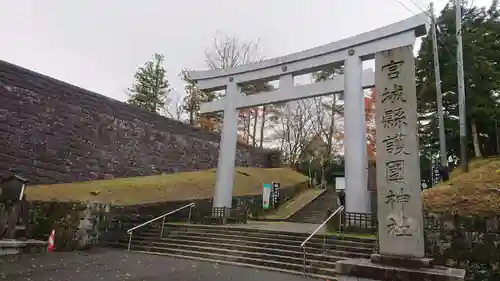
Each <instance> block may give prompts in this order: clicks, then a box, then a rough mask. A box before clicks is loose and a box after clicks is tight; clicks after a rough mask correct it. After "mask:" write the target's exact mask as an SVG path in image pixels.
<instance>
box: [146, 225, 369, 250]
mask: <svg viewBox="0 0 500 281" xmlns="http://www.w3.org/2000/svg"><path fill="white" fill-rule="evenodd" d="M212 229H214V230H210V231H208V230H205V229H202V228H195V227H181V228H177V227H165V229H164V231H163V233H164V234H163V236H164V237H166V236H169V235H180V234H186V235H187V234H190V235H202V236H205V237H217V238H224V237H225V238H229V237H234V238H237V239H241V238H245V239H246V240H249V239H250V240H255V241H261V242H265V241H270V240H272V241H276V240H279V241H282V242H284V243H286V244H288V245H291V246H293V245H300V244H301V243H302V242H303V241H304V240H305V239H306V238H307V236H308V235H309V234H306V235H301V234H297V233H291V234H282V233H276V232H260V231H258V232H254V231H247V230H241V229H239V230H224V229H219V228H212ZM141 235H152V236H154V235H157V236H158V237H159V235H160V230H158V229H150V230H145V231H142V232H141ZM367 239H369V238H367ZM352 240H360V239H359V238H357V237H353V238H350V237H342V238H341V237H336V236H325V235H315V236H313V237H312V238H311V239H310V240H309V241H308V242H307V244H308V245H314V244H321V245H323V244H324V242H326V244H334V245H343V246H352V247H355V248H365V249H374V248H375V241H374V240H373V242H358V241H352ZM361 240H363V241H371V239H370V240H365V238H361ZM282 242H280V243H282Z"/></svg>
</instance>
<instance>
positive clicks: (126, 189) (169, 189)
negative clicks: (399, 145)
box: [26, 168, 307, 205]
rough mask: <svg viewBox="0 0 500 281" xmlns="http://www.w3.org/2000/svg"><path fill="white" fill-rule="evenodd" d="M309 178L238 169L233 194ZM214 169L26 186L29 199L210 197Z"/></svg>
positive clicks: (113, 201) (118, 201) (285, 170)
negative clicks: (265, 185)
mask: <svg viewBox="0 0 500 281" xmlns="http://www.w3.org/2000/svg"><path fill="white" fill-rule="evenodd" d="M306 180H307V177H306V176H304V175H302V174H299V173H297V172H295V171H293V170H291V169H288V168H276V169H263V168H237V171H236V174H235V180H234V190H233V196H242V195H256V194H260V193H261V190H262V184H263V183H271V182H272V181H278V182H280V183H281V186H282V187H286V186H292V185H296V184H299V183H301V182H304V181H306ZM214 185H215V169H211V170H204V171H197V172H185V173H175V174H164V175H156V176H147V177H134V178H120V179H112V180H96V181H86V182H76V183H65V184H55V185H45V186H32V187H29V188H27V189H26V194H27V196H28V198H29V200H42V201H54V200H57V201H88V200H94V201H99V202H102V203H111V204H121V205H133V204H145V203H155V202H164V201H184V200H193V199H205V198H211V197H212V195H213V187H214Z"/></svg>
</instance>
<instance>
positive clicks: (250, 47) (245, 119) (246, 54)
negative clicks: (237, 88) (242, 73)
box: [205, 32, 268, 146]
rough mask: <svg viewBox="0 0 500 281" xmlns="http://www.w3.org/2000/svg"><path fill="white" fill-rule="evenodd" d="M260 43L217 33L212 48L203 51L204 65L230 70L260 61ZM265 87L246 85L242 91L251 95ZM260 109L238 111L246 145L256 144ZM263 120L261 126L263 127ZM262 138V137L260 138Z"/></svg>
mask: <svg viewBox="0 0 500 281" xmlns="http://www.w3.org/2000/svg"><path fill="white" fill-rule="evenodd" d="M259 51H260V41H259V40H256V41H251V40H249V41H244V40H240V39H238V38H236V37H233V36H228V35H225V34H223V33H220V32H217V33H216V34H215V36H214V38H213V42H212V46H211V48H210V49H209V50H205V63H206V64H207V66H208V67H210V68H211V69H223V68H230V67H235V66H239V65H244V64H249V63H254V62H257V61H261V60H262V59H263V57H262V56H261V55H260V54H259ZM267 88H268V87H267ZM265 89H266V86H265V85H248V86H245V87H244V88H243V89H242V91H243V92H244V93H245V94H248V95H251V94H255V93H258V92H260V91H262V90H265ZM260 111H261V110H260V108H259V107H256V108H249V109H244V110H241V111H240V126H239V128H240V130H242V131H243V132H242V133H241V134H240V135H241V136H242V139H243V140H245V141H246V142H247V144H252V145H253V146H256V144H257V136H256V135H257V121H258V119H259V115H260V114H259V112H260ZM264 122H265V119H263V121H262V123H261V126H264ZM252 125H253V126H252ZM261 138H262V136H261Z"/></svg>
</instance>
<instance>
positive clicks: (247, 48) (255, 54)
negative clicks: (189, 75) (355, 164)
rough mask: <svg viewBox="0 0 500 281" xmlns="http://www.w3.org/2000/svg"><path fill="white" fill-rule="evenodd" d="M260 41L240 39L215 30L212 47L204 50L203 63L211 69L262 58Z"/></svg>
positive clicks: (233, 65)
mask: <svg viewBox="0 0 500 281" xmlns="http://www.w3.org/2000/svg"><path fill="white" fill-rule="evenodd" d="M259 50H260V41H259V40H257V41H242V40H240V39H238V38H236V37H234V36H228V35H226V34H223V33H220V32H217V33H216V34H215V36H214V38H213V41H212V47H211V48H210V49H209V50H205V63H206V64H207V66H208V67H210V68H211V69H221V68H230V67H235V66H238V65H243V64H248V63H252V62H256V61H260V60H262V59H263V57H261V56H260V55H259Z"/></svg>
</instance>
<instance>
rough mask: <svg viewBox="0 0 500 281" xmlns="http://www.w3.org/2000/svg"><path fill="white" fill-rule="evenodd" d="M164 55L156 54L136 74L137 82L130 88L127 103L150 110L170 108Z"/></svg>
mask: <svg viewBox="0 0 500 281" xmlns="http://www.w3.org/2000/svg"><path fill="white" fill-rule="evenodd" d="M163 60H164V57H163V55H160V54H155V55H154V59H153V61H148V62H146V63H145V64H144V66H143V67H140V68H139V69H138V70H137V72H136V73H135V75H134V78H135V79H136V82H135V84H134V85H132V87H131V88H130V89H129V90H128V92H129V99H128V101H127V103H129V104H133V105H136V106H138V107H140V108H143V109H146V110H148V111H150V112H158V111H160V110H161V109H164V110H166V109H168V106H169V105H170V99H169V96H168V94H169V92H170V90H171V89H170V85H169V83H168V80H167V77H166V70H165V68H164V67H163Z"/></svg>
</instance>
